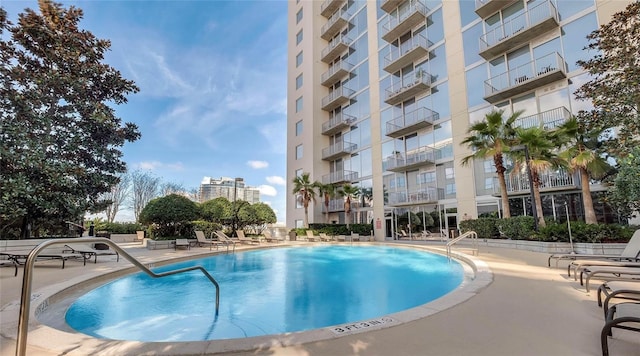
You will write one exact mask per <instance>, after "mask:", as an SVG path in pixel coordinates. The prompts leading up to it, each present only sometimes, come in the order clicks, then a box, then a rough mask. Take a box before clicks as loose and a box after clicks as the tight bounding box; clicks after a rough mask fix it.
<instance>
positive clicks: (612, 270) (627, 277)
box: [580, 265, 640, 292]
mask: <svg viewBox="0 0 640 356" xmlns="http://www.w3.org/2000/svg"><path fill="white" fill-rule="evenodd" d="M583 276H584V278H583ZM592 278H597V279H603V280H605V281H629V282H633V281H640V265H639V266H638V267H611V266H591V267H586V268H584V269H583V270H582V272H580V285H584V287H585V289H586V291H587V292H589V281H590V280H591V279H592Z"/></svg>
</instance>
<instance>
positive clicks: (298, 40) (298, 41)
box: [296, 30, 302, 44]
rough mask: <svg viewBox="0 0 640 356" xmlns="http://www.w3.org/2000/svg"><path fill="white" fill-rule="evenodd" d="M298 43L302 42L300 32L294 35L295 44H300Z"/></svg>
mask: <svg viewBox="0 0 640 356" xmlns="http://www.w3.org/2000/svg"><path fill="white" fill-rule="evenodd" d="M300 42H302V30H300V32H298V34H297V35H296V44H300Z"/></svg>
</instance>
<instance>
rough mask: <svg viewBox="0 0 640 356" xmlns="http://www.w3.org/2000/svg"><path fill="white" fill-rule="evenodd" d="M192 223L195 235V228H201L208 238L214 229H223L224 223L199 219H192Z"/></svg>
mask: <svg viewBox="0 0 640 356" xmlns="http://www.w3.org/2000/svg"><path fill="white" fill-rule="evenodd" d="M192 224H193V230H194V233H193V236H195V230H201V231H202V232H204V236H205V237H207V238H209V236H211V234H212V233H213V232H214V231H216V230H222V225H221V224H219V223H215V222H210V221H204V220H197V221H192Z"/></svg>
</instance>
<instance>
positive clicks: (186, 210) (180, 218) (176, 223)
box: [140, 194, 200, 236]
mask: <svg viewBox="0 0 640 356" xmlns="http://www.w3.org/2000/svg"><path fill="white" fill-rule="evenodd" d="M199 215H200V210H199V208H198V205H197V204H196V203H195V202H193V201H191V200H189V198H187V197H184V196H181V195H177V194H170V195H167V196H164V197H161V198H155V199H153V200H151V201H150V202H149V204H147V206H145V207H144V209H142V212H140V222H141V223H143V224H156V225H158V227H159V231H162V234H163V235H165V236H179V235H180V231H181V228H182V227H183V226H184V225H186V224H188V223H190V222H191V221H193V220H196V219H197V218H198V216H199Z"/></svg>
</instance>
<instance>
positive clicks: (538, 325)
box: [0, 246, 640, 356]
mask: <svg viewBox="0 0 640 356" xmlns="http://www.w3.org/2000/svg"><path fill="white" fill-rule="evenodd" d="M127 251H129V252H131V253H132V254H133V255H135V256H136V257H138V258H140V259H141V260H143V262H145V263H150V262H153V261H159V260H165V259H168V258H176V257H185V256H188V255H193V254H196V253H208V252H209V249H208V248H195V249H192V250H190V251H173V250H158V251H148V250H146V249H142V248H139V247H135V246H128V247H127ZM547 256H548V255H547V254H542V253H535V252H528V251H520V250H511V249H500V248H488V247H481V249H480V258H481V259H482V260H483V261H485V262H486V263H487V264H488V265H489V267H490V268H491V270H492V271H493V276H494V280H493V282H492V283H491V284H490V285H489V286H488V287H487V288H485V289H483V290H481V291H480V292H479V293H478V295H476V296H475V297H473V298H471V299H469V300H467V301H465V302H463V303H461V304H459V305H457V306H455V307H453V308H450V309H447V310H445V311H442V312H439V313H437V314H435V315H432V316H429V317H427V318H423V319H419V320H415V321H412V322H408V323H405V324H402V325H397V326H393V327H390V328H386V329H381V330H375V331H370V332H365V333H360V334H354V335H349V336H343V337H340V338H335V339H331V340H325V341H316V342H309V343H300V344H295V345H291V346H282V345H283V341H282V340H283V338H286V337H280V338H278V339H276V338H275V337H274V338H273V340H272V342H271V343H268V344H269V345H273V346H268V347H267V346H265V347H263V348H262V349H260V350H253V351H251V352H244V353H243V352H237V353H234V352H226V353H223V354H225V355H300V356H305V355H394V356H400V355H411V356H413V355H510V356H511V355H559V356H560V355H562V356H564V355H600V330H601V328H602V326H603V324H604V321H603V316H602V310H601V309H600V308H598V306H597V304H596V295H595V291H593V290H592V292H591V293H586V292H585V291H584V288H582V287H580V285H579V283H577V282H574V281H573V279H572V278H571V279H568V278H567V277H566V272H565V271H566V269H564V270H563V269H562V268H560V269H554V268H547V267H546V259H547ZM562 266H564V265H561V267H562ZM126 267H130V264H129V263H128V262H126V261H122V260H121V261H120V262H119V263H116V262H115V259H114V260H113V261H111V259H110V257H103V260H102V261H101V260H100V258H99V260H98V263H97V264H87V266H86V267H83V266H82V263H78V262H73V261H69V262H67V267H66V268H65V269H64V270H61V269H60V265H59V262H57V261H51V262H46V263H40V262H39V263H38V264H37V267H36V269H35V271H36V273H35V275H34V281H33V291H34V293H36V294H37V293H38V291H39V290H46V289H48V288H54V287H55V286H56V285H62V283H67V284H68V283H69V281H74V282H75V281H81V280H85V279H88V278H89V277H94V276H97V275H100V274H103V273H106V272H110V271H114V270H116V269H123V268H126ZM21 276H22V272H21V271H20V273H19V274H18V277H13V270H12V269H11V268H0V288H1V290H0V306H1V309H0V316H1V318H2V324H5V323H7V322H10V321H12V320H17V312H16V310H17V308H16V301H18V300H19V298H20V290H21V283H22V278H21ZM445 298H446V297H445ZM32 307H33V305H32ZM614 335H615V338H613V339H611V340H610V351H611V354H612V355H631V356H633V355H637V356H640V337H639V336H638V335H639V334H638V333H632V332H630V331H624V330H614ZM30 337H41V336H39V335H38V334H36V335H35V336H34V335H32V334H30ZM51 342H52V343H55V344H64V340H51ZM0 343H1V344H0V355H13V354H14V353H15V334H13V335H11V334H7V333H6V332H5V330H3V333H2V335H1V338H0ZM232 343H233V342H232V341H230V344H232ZM121 351H122V353H119V355H128V354H130V355H134V354H135V355H138V354H147V355H152V354H154V351H153V350H149V349H145V348H144V347H141V348H140V349H137V351H135V352H133V353H132V352H131V351H130V350H128V351H125V350H121ZM163 351H164V352H165V354H176V355H179V354H185V353H187V352H189V351H188V348H186V347H181V346H180V345H179V344H178V345H175V344H174V345H173V346H171V347H170V348H169V349H164V350H163ZM27 354H28V355H30V356H31V355H35V356H40V355H43V356H49V355H55V354H56V353H54V352H51V351H47V350H43V349H40V348H35V347H33V346H30V347H29V348H28V351H27ZM66 354H69V355H77V354H78V353H77V352H75V353H74V351H73V347H70V348H69V350H68V352H66ZM97 354H100V353H97ZM110 354H115V353H113V352H112V353H110Z"/></svg>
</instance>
